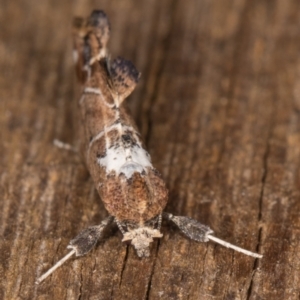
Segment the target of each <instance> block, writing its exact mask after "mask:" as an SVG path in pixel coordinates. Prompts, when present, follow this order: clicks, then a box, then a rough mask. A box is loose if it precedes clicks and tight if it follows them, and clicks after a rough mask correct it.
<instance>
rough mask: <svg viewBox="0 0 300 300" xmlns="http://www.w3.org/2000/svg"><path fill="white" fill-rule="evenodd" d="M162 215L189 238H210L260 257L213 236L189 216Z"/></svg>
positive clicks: (202, 240)
mask: <svg viewBox="0 0 300 300" xmlns="http://www.w3.org/2000/svg"><path fill="white" fill-rule="evenodd" d="M163 217H164V218H165V219H167V220H170V221H172V222H173V223H175V224H176V225H177V226H178V228H179V229H180V230H181V231H182V232H183V233H184V234H185V235H186V236H188V237H189V238H190V239H192V240H195V241H198V242H208V241H209V240H212V241H214V242H216V243H218V244H220V245H222V246H224V247H227V248H231V249H233V250H235V251H238V252H241V253H244V254H246V255H249V256H252V257H256V258H262V257H263V256H262V255H261V254H258V253H254V252H251V251H248V250H245V249H243V248H240V247H237V246H235V245H232V244H230V243H228V242H226V241H223V240H221V239H219V238H217V237H215V236H213V231H212V230H211V229H210V228H209V227H208V226H206V225H203V224H201V223H200V222H198V221H196V220H194V219H192V218H189V217H182V216H173V215H172V214H170V213H163Z"/></svg>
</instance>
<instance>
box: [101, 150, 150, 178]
mask: <svg viewBox="0 0 300 300" xmlns="http://www.w3.org/2000/svg"><path fill="white" fill-rule="evenodd" d="M128 150H129V151H128ZM98 163H99V164H100V165H101V166H103V167H105V169H106V173H107V174H109V173H110V172H112V171H115V172H116V174H117V175H119V174H121V173H123V174H124V175H125V176H126V178H130V177H131V176H132V175H133V173H134V172H138V173H142V172H143V171H145V172H147V169H146V168H147V167H152V164H151V161H150V156H149V154H148V153H147V152H146V150H144V149H143V148H141V147H139V146H133V147H132V148H130V149H125V148H123V147H119V148H117V149H114V148H109V149H107V151H106V156H105V157H103V158H99V159H98Z"/></svg>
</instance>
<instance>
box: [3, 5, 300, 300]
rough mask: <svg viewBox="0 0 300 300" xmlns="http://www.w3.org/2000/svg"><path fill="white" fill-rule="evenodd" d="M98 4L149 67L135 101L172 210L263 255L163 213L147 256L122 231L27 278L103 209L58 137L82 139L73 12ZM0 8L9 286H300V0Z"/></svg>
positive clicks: (12, 294)
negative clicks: (188, 232) (182, 226)
mask: <svg viewBox="0 0 300 300" xmlns="http://www.w3.org/2000/svg"><path fill="white" fill-rule="evenodd" d="M94 8H102V9H104V10H105V11H106V12H107V14H108V15H109V17H110V21H111V24H112V36H111V41H110V49H111V53H112V56H113V57H115V56H117V55H122V56H123V57H125V58H127V59H131V60H132V61H133V62H134V63H135V65H136V66H137V68H138V69H139V70H140V71H141V72H142V79H141V82H140V83H139V86H138V88H137V89H136V91H135V92H134V94H133V95H132V97H131V99H130V106H131V109H132V112H133V115H134V117H135V119H136V121H137V123H138V125H139V127H140V129H141V132H142V135H143V137H144V139H145V141H146V145H147V147H148V149H149V151H150V153H151V155H152V158H153V162H154V165H155V166H156V167H157V168H158V169H159V170H160V171H161V172H162V174H163V177H164V178H165V180H166V183H167V185H168V187H169V189H170V201H169V204H168V207H167V211H169V212H171V213H173V214H179V215H187V216H190V217H193V218H195V219H197V220H199V221H201V222H203V223H205V224H208V225H209V226H211V227H212V228H213V229H214V231H215V235H216V236H218V237H220V238H223V239H225V240H227V241H229V242H232V243H234V244H237V245H240V246H242V247H244V248H247V249H249V250H252V251H259V252H260V253H262V254H264V258H263V259H262V260H260V261H258V260H255V259H253V258H250V257H246V256H244V255H242V254H239V253H236V252H233V251H232V250H229V249H226V248H223V247H221V246H217V245H216V244H214V243H212V242H210V243H208V244H201V243H196V242H193V241H190V240H188V239H186V238H185V237H184V236H183V235H181V234H180V233H179V232H178V230H176V228H175V227H174V226H172V225H170V224H165V223H164V225H163V232H164V237H163V238H162V239H161V240H160V241H159V242H155V243H154V244H153V246H152V249H151V257H150V258H147V259H142V260H141V259H139V258H138V257H137V256H136V254H135V252H134V250H133V249H132V247H126V245H124V244H122V243H121V234H120V233H116V234H114V235H113V236H112V237H110V238H108V239H107V240H106V241H105V242H104V243H100V244H99V245H98V246H97V247H96V248H95V250H93V251H92V252H91V253H89V254H88V255H87V256H86V257H83V258H80V259H72V260H70V261H69V262H67V263H66V264H65V265H64V266H63V267H62V268H60V269H59V270H58V271H57V272H56V273H55V274H54V275H52V276H51V277H50V278H48V279H47V280H46V281H45V282H44V283H42V284H41V285H39V286H36V285H35V284H34V281H35V280H36V278H37V277H38V276H39V275H40V274H41V273H42V272H44V271H45V270H47V269H48V268H49V267H50V266H51V265H52V264H53V263H55V262H56V261H57V260H58V259H59V258H61V257H62V256H63V255H65V254H66V253H67V250H66V249H65V247H66V246H67V244H68V241H69V240H70V239H71V238H73V237H74V236H75V235H76V234H77V233H78V232H80V231H81V230H82V229H84V228H86V227H87V226H89V225H92V224H98V223H99V222H100V220H102V218H104V217H105V216H106V215H107V213H106V212H105V210H104V207H103V205H102V203H101V201H100V199H99V197H98V195H97V194H96V192H95V189H94V187H93V183H92V181H91V178H90V177H89V175H88V172H87V171H86V168H85V166H84V164H83V163H82V162H81V160H80V158H79V157H77V156H76V155H75V154H72V153H69V152H67V151H64V150H60V149H57V148H55V147H54V146H53V145H52V141H53V139H54V138H58V139H60V140H63V141H65V142H68V143H71V144H73V145H76V144H77V133H76V131H77V130H76V121H77V120H76V105H77V104H76V102H77V100H78V97H79V94H78V88H77V85H76V81H75V76H74V70H73V64H72V42H71V34H70V33H71V20H72V17H73V16H74V15H83V16H85V15H87V14H89V13H90V11H91V10H92V9H94ZM0 19H1V21H0V22H1V29H0V38H1V41H0V105H1V110H0V126H1V143H0V153H1V155H0V168H1V177H0V192H1V198H0V235H1V244H0V261H1V264H0V278H1V280H0V299H9V300H10V299H81V300H84V299H105V300H106V299H138V300H139V299H190V300H191V299H200V300H202V299H227V300H229V299H280V300H281V299H299V297H300V278H299V276H300V275H299V274H300V217H299V208H300V168H299V167H300V120H299V116H300V1H299V0H277V1H275V0H274V1H269V0H222V1H220V0H187V1H180V0H163V1H161V0H151V1H150V0H140V1H137V0H136V1H133V0H132V1H130V0H124V1H117V0H113V1H112V0H107V1H83V0H82V1H71V0H69V1H61V0H47V1H35V0H27V1H25V0H24V1H21V0H17V1H8V0H7V1H3V0H2V1H1V9H0Z"/></svg>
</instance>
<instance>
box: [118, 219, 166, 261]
mask: <svg viewBox="0 0 300 300" xmlns="http://www.w3.org/2000/svg"><path fill="white" fill-rule="evenodd" d="M156 223H157V222H148V223H145V224H143V225H142V226H138V225H136V226H130V225H127V226H126V231H125V232H124V233H123V234H124V236H123V239H122V242H126V241H131V245H132V246H133V247H134V248H135V250H136V253H137V255H138V256H139V257H148V256H149V255H150V243H152V242H153V239H154V238H161V237H162V236H163V235H162V233H161V232H160V228H159V227H160V225H157V224H156ZM122 227H123V226H122ZM155 227H156V228H155ZM123 228H124V227H123Z"/></svg>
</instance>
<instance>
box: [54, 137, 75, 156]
mask: <svg viewBox="0 0 300 300" xmlns="http://www.w3.org/2000/svg"><path fill="white" fill-rule="evenodd" d="M53 145H54V146H56V147H57V148H60V149H64V150H68V151H72V152H75V153H78V149H77V148H76V147H73V146H72V145H70V144H67V143H64V142H62V141H60V140H57V139H54V140H53Z"/></svg>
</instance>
